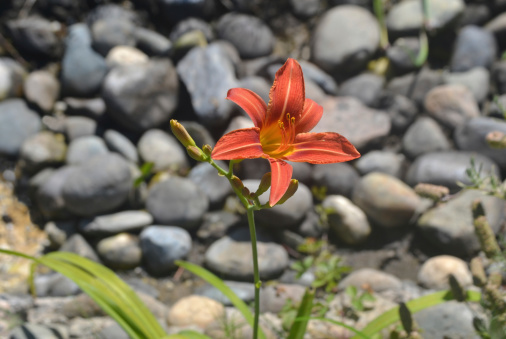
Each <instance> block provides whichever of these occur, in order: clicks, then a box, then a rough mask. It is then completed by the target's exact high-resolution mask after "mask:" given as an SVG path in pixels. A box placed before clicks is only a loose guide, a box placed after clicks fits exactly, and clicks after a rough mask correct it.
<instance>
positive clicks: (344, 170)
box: [312, 162, 360, 198]
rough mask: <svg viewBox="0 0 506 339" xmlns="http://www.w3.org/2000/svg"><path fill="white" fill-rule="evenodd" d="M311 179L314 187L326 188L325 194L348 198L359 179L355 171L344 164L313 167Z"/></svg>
mask: <svg viewBox="0 0 506 339" xmlns="http://www.w3.org/2000/svg"><path fill="white" fill-rule="evenodd" d="M312 177H313V183H314V185H316V186H318V187H326V193H327V194H337V195H344V196H345V197H348V198H349V197H351V192H352V191H353V187H355V185H356V183H357V181H358V179H359V178H360V176H359V174H358V172H357V170H356V169H355V168H353V166H351V165H350V164H348V163H345V162H343V163H336V164H325V165H315V166H314V167H313V173H312Z"/></svg>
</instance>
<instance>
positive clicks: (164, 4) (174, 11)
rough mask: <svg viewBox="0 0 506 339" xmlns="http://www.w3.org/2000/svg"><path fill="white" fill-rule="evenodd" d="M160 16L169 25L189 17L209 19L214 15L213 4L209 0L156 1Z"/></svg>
mask: <svg viewBox="0 0 506 339" xmlns="http://www.w3.org/2000/svg"><path fill="white" fill-rule="evenodd" d="M157 2H158V4H159V6H160V7H159V8H160V11H161V14H162V16H163V17H164V18H166V19H167V20H168V21H169V22H170V23H171V24H175V23H177V22H179V21H181V20H184V19H187V18H189V17H197V18H209V17H211V16H212V15H213V14H214V10H215V6H216V5H215V3H214V2H213V1H211V0H192V1H180V0H157Z"/></svg>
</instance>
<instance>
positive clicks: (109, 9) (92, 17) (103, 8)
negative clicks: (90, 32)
mask: <svg viewBox="0 0 506 339" xmlns="http://www.w3.org/2000/svg"><path fill="white" fill-rule="evenodd" d="M107 19H109V20H120V21H128V22H131V23H134V24H135V25H139V24H140V23H141V19H140V18H139V15H138V14H137V13H136V12H134V11H132V10H131V9H128V8H127V6H121V5H119V4H115V3H108V4H104V5H98V6H95V7H94V8H93V9H92V10H91V11H90V12H89V13H88V15H87V17H86V23H87V24H88V26H90V27H91V26H93V24H94V23H95V22H97V21H99V20H107Z"/></svg>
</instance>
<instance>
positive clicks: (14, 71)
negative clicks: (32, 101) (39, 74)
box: [0, 58, 27, 101]
mask: <svg viewBox="0 0 506 339" xmlns="http://www.w3.org/2000/svg"><path fill="white" fill-rule="evenodd" d="M26 75H27V74H26V71H25V70H24V69H23V67H22V66H21V65H20V64H19V63H18V62H16V61H14V60H13V59H10V58H0V101H1V100H5V99H7V98H13V97H19V96H21V94H22V93H23V83H24V81H25V77H26Z"/></svg>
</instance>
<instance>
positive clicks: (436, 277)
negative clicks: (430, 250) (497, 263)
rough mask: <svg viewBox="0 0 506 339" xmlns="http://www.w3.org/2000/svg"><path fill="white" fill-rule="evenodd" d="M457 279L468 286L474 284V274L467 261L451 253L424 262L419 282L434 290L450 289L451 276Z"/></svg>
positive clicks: (419, 272) (461, 284)
mask: <svg viewBox="0 0 506 339" xmlns="http://www.w3.org/2000/svg"><path fill="white" fill-rule="evenodd" d="M450 274H453V276H454V277H455V278H456V279H457V281H458V282H459V284H460V286H462V287H464V288H467V287H470V286H472V285H473V275H472V274H471V271H470V270H469V268H468V267H467V263H466V262H465V261H464V260H462V259H459V258H456V257H452V256H450V255H438V256H436V257H432V258H430V259H429V260H427V261H426V262H424V263H423V265H422V267H420V270H419V271H418V279H417V280H418V283H419V284H420V285H422V286H424V287H425V288H429V289H434V290H447V289H450V288H451V287H450V283H449V276H450Z"/></svg>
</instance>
